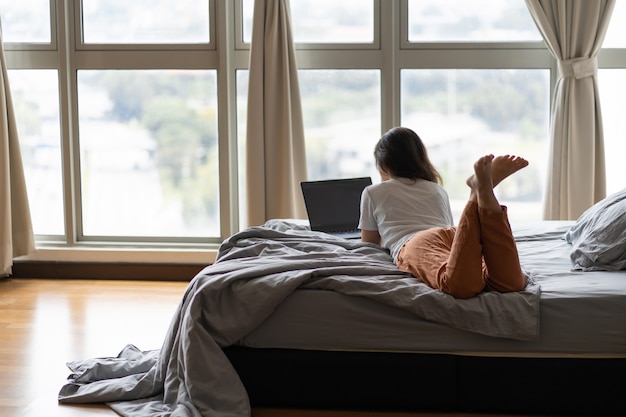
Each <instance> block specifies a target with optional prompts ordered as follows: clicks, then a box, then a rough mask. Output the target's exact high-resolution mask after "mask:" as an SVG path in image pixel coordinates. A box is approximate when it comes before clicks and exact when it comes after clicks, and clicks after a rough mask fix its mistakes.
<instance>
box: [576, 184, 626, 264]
mask: <svg viewBox="0 0 626 417" xmlns="http://www.w3.org/2000/svg"><path fill="white" fill-rule="evenodd" d="M565 240H567V242H569V243H571V244H572V251H571V253H570V258H571V259H572V262H573V263H574V269H579V270H583V271H616V270H620V269H626V188H624V189H623V190H622V191H619V192H617V193H615V194H612V195H610V196H608V197H606V198H605V199H603V200H601V201H599V202H597V203H596V204H594V205H593V206H592V207H590V208H589V209H587V210H586V211H585V212H584V213H583V214H582V215H581V216H580V217H579V218H578V220H576V223H575V224H574V225H573V226H572V227H571V228H570V229H569V230H568V231H567V232H566V233H565Z"/></svg>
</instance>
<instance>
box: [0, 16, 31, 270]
mask: <svg viewBox="0 0 626 417" xmlns="http://www.w3.org/2000/svg"><path fill="white" fill-rule="evenodd" d="M3 45H4V44H3V39H2V26H1V25H0V61H1V65H0V78H1V83H0V248H1V250H0V277H5V276H7V275H10V274H11V268H12V266H13V258H15V257H17V256H22V255H27V254H29V253H31V252H33V251H34V250H35V238H34V235H33V226H32V223H31V219H30V208H29V206H28V196H27V194H26V181H25V179H24V169H23V167H22V156H21V154H20V144H19V142H18V137H17V127H16V125H15V115H14V114H13V104H12V100H11V91H10V89H9V78H8V74H7V66H6V61H5V58H4V46H3Z"/></svg>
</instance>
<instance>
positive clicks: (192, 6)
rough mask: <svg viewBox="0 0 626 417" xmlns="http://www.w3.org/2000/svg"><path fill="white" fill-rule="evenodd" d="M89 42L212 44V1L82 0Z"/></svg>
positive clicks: (85, 40)
mask: <svg viewBox="0 0 626 417" xmlns="http://www.w3.org/2000/svg"><path fill="white" fill-rule="evenodd" d="M82 4H83V8H82V12H83V40H84V42H85V43H126V44H128V43H143V44H151V43H161V44H169V43H208V42H209V0H132V1H128V0H82Z"/></svg>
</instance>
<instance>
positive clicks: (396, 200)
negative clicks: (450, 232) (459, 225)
mask: <svg viewBox="0 0 626 417" xmlns="http://www.w3.org/2000/svg"><path fill="white" fill-rule="evenodd" d="M453 224H454V220H453V218H452V210H451V209H450V199H449V198H448V193H447V192H446V191H445V190H444V189H443V188H442V187H441V186H440V185H439V184H436V183H434V182H432V181H426V180H421V179H418V180H415V181H413V180H409V179H406V178H392V179H390V180H387V181H383V182H381V183H378V184H372V185H370V186H368V187H366V188H365V189H364V190H363V194H362V195H361V218H360V220H359V228H360V229H361V230H377V231H378V233H379V234H380V238H381V244H382V246H383V247H384V248H386V249H389V252H390V253H391V256H393V259H394V261H395V260H396V257H397V256H398V253H399V252H400V249H401V248H402V246H403V245H404V244H405V243H406V242H407V241H408V240H409V239H410V238H411V237H412V236H413V235H414V234H415V233H416V232H419V231H421V230H426V229H430V228H432V227H448V226H453Z"/></svg>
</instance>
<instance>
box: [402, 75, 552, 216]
mask: <svg viewBox="0 0 626 417" xmlns="http://www.w3.org/2000/svg"><path fill="white" fill-rule="evenodd" d="M549 76H550V74H549V71H548V70H403V71H402V73H401V106H402V113H401V117H402V125H403V126H406V127H409V128H412V129H413V130H415V131H416V132H417V134H418V135H420V137H421V138H422V140H423V141H424V144H425V145H426V148H427V149H428V152H429V156H430V158H431V160H432V162H433V164H434V165H435V167H436V168H437V169H438V170H439V171H440V173H441V174H442V176H443V179H444V186H445V188H446V190H447V191H448V194H449V196H450V201H451V204H452V205H453V214H454V218H455V219H457V220H458V218H459V216H460V213H461V211H462V209H463V207H464V206H465V202H466V201H467V197H468V195H469V191H468V188H467V185H466V184H465V181H466V179H467V177H469V175H470V174H471V173H472V164H473V163H474V161H475V160H476V159H477V158H478V157H480V156H481V155H484V154H487V153H493V154H495V155H498V154H517V155H520V156H523V157H525V158H526V159H528V160H529V161H530V165H529V166H528V167H527V168H526V169H525V170H524V171H523V173H522V174H520V175H516V176H513V177H512V178H509V179H507V180H506V181H504V182H503V183H502V184H501V185H499V186H498V187H497V188H496V195H498V197H499V198H500V199H501V201H502V202H503V204H506V205H508V206H509V207H510V217H511V219H534V220H539V219H541V217H542V215H541V199H542V196H543V192H542V190H543V188H544V183H545V172H546V166H547V165H546V164H547V154H548V149H549V142H548V118H549V114H550V110H549V92H550V85H549Z"/></svg>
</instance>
